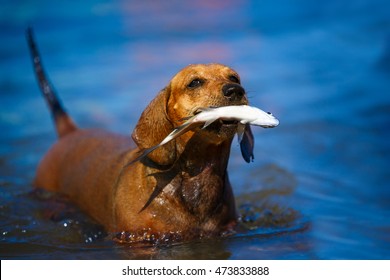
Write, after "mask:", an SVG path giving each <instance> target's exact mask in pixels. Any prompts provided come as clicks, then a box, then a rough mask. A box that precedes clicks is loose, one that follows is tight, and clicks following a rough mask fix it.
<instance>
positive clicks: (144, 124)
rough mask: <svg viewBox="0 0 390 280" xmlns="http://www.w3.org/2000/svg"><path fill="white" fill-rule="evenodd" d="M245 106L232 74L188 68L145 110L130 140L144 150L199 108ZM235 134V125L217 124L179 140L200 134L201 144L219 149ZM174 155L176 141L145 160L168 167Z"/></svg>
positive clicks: (216, 67)
mask: <svg viewBox="0 0 390 280" xmlns="http://www.w3.org/2000/svg"><path fill="white" fill-rule="evenodd" d="M247 104H248V99H247V96H246V93H245V90H244V89H243V87H242V86H241V85H240V77H239V75H238V74H237V73H236V72H235V71H234V70H232V69H231V68H229V67H227V66H224V65H221V64H194V65H189V66H187V67H185V68H184V69H182V70H181V71H180V72H179V73H177V74H176V75H175V76H174V77H173V79H172V80H171V82H170V83H169V85H168V86H167V87H166V88H164V89H163V90H162V91H161V92H160V93H159V94H158V95H157V97H156V98H155V99H153V100H152V102H151V103H150V104H149V105H148V107H147V108H146V109H145V110H144V112H143V113H142V115H141V117H140V119H139V121H138V124H137V126H136V128H135V130H134V131H133V134H132V137H133V139H134V141H135V142H136V144H137V145H138V147H139V148H141V149H147V148H150V147H152V146H155V145H157V144H158V143H160V142H161V141H162V140H163V139H164V138H165V137H166V136H167V135H168V134H169V133H170V132H171V131H172V130H173V129H174V128H175V127H177V126H179V125H180V124H182V123H183V119H184V118H186V117H189V116H193V115H194V114H195V113H196V111H197V110H198V109H199V108H202V107H220V106H231V105H247ZM236 131H237V124H236V123H234V122H222V121H218V122H215V123H213V124H211V125H210V126H208V127H207V128H206V129H201V128H197V129H195V130H194V131H189V132H187V133H186V134H185V135H183V136H182V139H184V142H186V141H188V140H189V139H190V138H191V137H192V136H193V134H194V133H202V134H204V135H202V136H204V137H203V138H202V139H204V141H208V142H210V143H213V144H216V145H218V144H219V143H222V142H224V141H226V140H231V139H232V137H233V136H234V134H235V132H236ZM176 153H177V148H176V141H171V142H169V143H168V144H166V145H164V146H162V147H160V148H158V149H157V150H155V151H153V152H152V153H151V154H149V155H148V157H149V158H150V159H151V160H153V161H154V162H156V163H158V164H160V165H169V164H172V163H173V162H174V161H175V159H176V156H177V155H176Z"/></svg>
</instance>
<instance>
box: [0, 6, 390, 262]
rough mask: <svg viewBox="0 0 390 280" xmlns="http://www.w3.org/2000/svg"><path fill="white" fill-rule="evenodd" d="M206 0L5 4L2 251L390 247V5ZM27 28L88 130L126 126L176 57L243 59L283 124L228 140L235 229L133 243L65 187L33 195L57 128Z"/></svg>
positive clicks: (94, 253) (160, 253)
mask: <svg viewBox="0 0 390 280" xmlns="http://www.w3.org/2000/svg"><path fill="white" fill-rule="evenodd" d="M17 2H18V3H17ZM209 2H210V1H197V2H196V3H187V2H184V1H169V2H162V3H155V1H113V2H109V1H95V0H89V1H84V2H83V3H82V4H80V3H77V4H76V3H75V4H70V3H68V2H64V3H54V2H50V1H47V0H41V1H35V2H31V1H22V2H21V1H7V0H3V1H2V5H1V8H0V38H1V39H0V40H1V44H0V131H1V135H0V141H1V145H0V216H1V218H0V256H1V258H12V259H127V258H130V259H134V258H136V259H200V258H202V259H389V258H390V219H389V217H390V188H389V180H390V173H389V156H390V145H389V136H390V132H389V127H390V96H389V94H390V91H389V89H390V83H389V80H390V79H389V78H390V31H389V30H390V28H389V27H390V12H389V11H390V9H389V4H388V3H387V2H386V1H368V0H361V1H354V2H350V1H349V2H347V1H345V3H344V1H326V2H323V3H320V2H311V1H307V0H301V1H298V2H294V4H292V3H289V1H245V0H231V1H222V0H221V1H212V2H211V3H209ZM28 25H31V26H33V27H34V29H35V33H36V37H37V40H38V44H39V46H40V50H41V54H42V56H43V60H44V64H45V67H46V69H47V71H48V73H49V75H50V77H51V80H52V82H53V83H54V84H55V87H56V88H57V90H58V91H59V93H60V96H61V98H62V100H63V102H64V104H65V105H66V107H67V109H68V111H69V112H70V113H71V115H72V116H73V117H74V118H75V119H76V121H77V122H78V123H79V124H80V125H81V126H83V127H101V128H105V129H109V130H112V131H116V132H121V133H125V134H130V132H131V131H132V129H133V128H134V125H135V123H136V121H137V120H138V117H139V115H140V113H141V112H142V110H143V108H145V107H146V105H147V104H148V102H149V101H150V100H151V99H152V98H153V97H154V96H155V95H156V93H157V92H158V91H159V90H160V89H161V88H163V87H164V86H165V85H166V84H167V82H168V81H169V80H170V78H171V77H172V76H173V75H174V74H175V73H176V72H177V71H178V70H179V69H181V68H182V67H184V66H186V65H187V64H189V63H203V62H220V63H224V64H227V65H229V66H231V67H232V68H234V69H236V70H237V71H238V72H239V73H240V75H241V78H242V83H243V85H244V86H245V88H246V89H247V91H248V95H249V97H250V102H251V104H253V105H255V106H258V107H260V108H262V109H264V110H267V111H271V112H272V113H273V114H274V115H275V116H277V117H278V118H279V119H280V121H281V124H280V126H279V127H277V128H275V129H270V130H263V129H261V128H254V129H253V130H254V134H255V137H256V147H255V162H254V163H251V164H246V163H245V162H244V161H243V160H242V159H241V155H240V153H239V148H238V146H237V144H236V143H234V144H233V146H232V155H231V159H230V164H229V172H230V177H231V181H232V184H233V187H234V191H235V194H236V198H237V204H238V206H239V211H240V213H241V216H242V217H241V220H242V226H241V229H240V231H239V232H238V233H237V234H236V235H234V236H231V237H227V238H221V239H217V240H199V241H194V242H189V243H185V244H177V245H174V246H164V247H157V248H154V247H152V248H128V247H126V246H122V245H119V244H115V243H114V242H113V241H112V240H111V239H110V238H109V237H108V236H106V235H105V233H104V232H103V231H102V230H101V228H100V227H99V226H98V225H96V224H94V223H93V222H91V221H90V220H89V219H88V218H87V217H85V216H83V214H82V213H80V211H78V210H77V209H76V208H74V207H71V206H69V205H67V204H64V203H63V202H62V201H61V200H60V199H59V198H56V197H51V196H50V195H49V194H47V193H39V194H36V193H32V191H31V190H32V186H31V181H32V179H33V178H34V173H35V168H36V166H37V164H38V162H39V160H40V158H41V157H42V155H43V154H44V153H45V151H46V150H47V149H48V147H49V146H50V145H51V143H53V142H54V141H55V135H54V130H53V126H52V123H51V120H50V117H49V114H48V112H47V109H46V107H45V105H44V102H43V100H42V99H41V97H40V93H39V91H38V88H37V85H36V81H35V78H34V76H33V72H32V67H31V63H30V60H29V57H28V49H27V46H26V43H25V38H24V30H25V28H26V27H27V26H28ZM58 209H60V210H58Z"/></svg>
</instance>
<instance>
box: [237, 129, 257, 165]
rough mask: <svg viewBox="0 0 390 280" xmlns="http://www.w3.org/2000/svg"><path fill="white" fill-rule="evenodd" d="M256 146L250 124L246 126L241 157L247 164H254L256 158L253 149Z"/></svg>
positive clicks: (241, 143)
mask: <svg viewBox="0 0 390 280" xmlns="http://www.w3.org/2000/svg"><path fill="white" fill-rule="evenodd" d="M254 146H255V139H254V137H253V134H252V130H251V127H250V125H249V124H246V125H245V131H244V134H243V137H242V140H241V142H240V149H241V155H242V157H243V158H244V160H245V161H246V162H248V163H249V162H251V161H252V162H253V159H254V158H255V157H254V155H253V149H254Z"/></svg>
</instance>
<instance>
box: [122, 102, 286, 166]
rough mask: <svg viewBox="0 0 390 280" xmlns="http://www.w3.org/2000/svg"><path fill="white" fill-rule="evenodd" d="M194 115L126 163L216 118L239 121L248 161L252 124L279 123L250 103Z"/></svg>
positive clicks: (209, 108)
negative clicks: (157, 142)
mask: <svg viewBox="0 0 390 280" xmlns="http://www.w3.org/2000/svg"><path fill="white" fill-rule="evenodd" d="M195 112H196V113H195V114H194V115H193V116H190V117H187V118H184V119H182V120H185V122H184V123H183V124H182V125H180V126H178V127H176V128H175V129H174V130H173V131H172V132H171V133H170V134H168V136H166V137H165V138H164V139H163V140H162V141H161V142H160V143H159V144H157V145H155V146H153V147H150V148H148V149H145V150H143V151H141V152H140V154H139V155H138V156H137V157H136V158H135V159H133V160H132V161H130V162H129V163H127V164H126V166H129V165H131V164H133V163H134V162H137V161H139V160H141V159H142V158H144V157H146V156H147V155H148V154H150V153H151V152H153V151H154V150H155V149H157V148H159V147H161V146H163V145H165V144H167V143H168V142H170V141H172V140H173V139H175V138H176V137H179V136H180V135H183V134H184V133H186V132H187V131H189V130H191V129H193V128H195V127H196V126H199V124H201V123H204V125H203V126H202V129H204V128H206V127H208V126H209V125H210V124H212V123H213V122H215V121H216V120H222V121H237V137H238V142H239V143H240V145H241V153H242V156H243V157H244V159H245V161H246V162H250V159H251V158H252V160H253V158H254V157H253V146H254V142H253V141H254V140H253V135H252V132H251V130H250V125H255V126H260V127H263V128H272V127H276V126H278V125H279V120H278V119H277V118H275V117H274V116H273V115H272V114H271V113H270V112H265V111H263V110H261V109H259V108H257V107H252V106H249V105H235V106H221V107H208V108H198V109H197V110H196V111H195Z"/></svg>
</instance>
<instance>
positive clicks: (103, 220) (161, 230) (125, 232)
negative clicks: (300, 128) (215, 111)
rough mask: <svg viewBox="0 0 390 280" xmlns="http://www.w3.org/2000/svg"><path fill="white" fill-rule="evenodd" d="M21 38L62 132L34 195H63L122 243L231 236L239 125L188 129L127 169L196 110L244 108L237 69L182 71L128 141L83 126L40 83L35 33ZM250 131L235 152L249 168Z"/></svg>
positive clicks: (47, 157)
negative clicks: (231, 163) (232, 161)
mask: <svg viewBox="0 0 390 280" xmlns="http://www.w3.org/2000/svg"><path fill="white" fill-rule="evenodd" d="M27 39H28V44H29V48H30V51H31V55H32V60H33V65H34V70H35V73H36V76H37V79H38V82H39V86H40V88H41V91H42V93H43V96H44V97H45V99H46V101H47V103H48V107H49V108H50V111H51V114H52V117H53V119H54V123H55V127H56V131H57V135H58V141H57V142H56V143H55V144H54V145H53V146H52V147H51V148H50V149H49V151H48V152H47V153H46V155H45V156H44V157H43V159H42V160H41V162H40V164H39V166H38V168H37V172H36V177H35V180H34V185H35V186H36V187H37V188H43V189H46V190H48V191H53V192H58V193H60V194H62V195H64V196H66V197H67V198H69V199H70V200H71V201H73V202H74V203H76V204H77V205H78V206H79V207H80V209H81V210H82V211H84V212H86V213H87V214H88V215H90V216H91V217H92V218H93V219H95V220H96V221H97V222H98V223H100V224H102V225H103V226H104V227H105V229H106V230H107V232H109V233H112V234H113V235H114V239H115V240H117V241H118V242H126V243H136V242H151V243H153V244H156V243H170V242H175V241H186V240H192V239H194V238H204V237H210V236H223V235H226V234H229V233H231V232H234V228H235V226H236V224H237V212H236V206H235V200H234V196H233V191H232V187H231V184H230V182H229V177H228V172H227V165H228V160H229V155H230V146H231V143H232V140H233V138H234V135H235V133H236V131H237V123H236V122H232V121H230V122H223V121H216V122H214V123H213V124H211V125H210V126H208V127H207V128H205V129H201V128H194V129H192V130H191V131H188V132H186V133H185V134H183V135H181V136H180V137H178V138H176V139H174V140H172V141H171V142H169V143H168V144H166V145H164V146H162V147H160V148H158V149H156V150H155V151H153V152H152V153H150V154H149V155H148V156H147V157H146V158H143V159H142V160H141V161H138V162H135V163H134V164H128V163H129V162H131V161H132V160H133V159H134V158H136V157H137V155H139V153H140V152H142V151H143V150H145V149H147V148H150V147H152V146H154V145H156V144H158V143H160V141H161V140H162V139H164V137H166V136H167V135H168V134H169V133H170V132H171V131H172V130H173V129H174V128H175V127H178V126H179V125H180V124H182V122H183V119H184V118H186V117H188V116H192V115H194V114H195V112H196V111H197V109H198V108H201V107H219V106H230V105H247V104H248V98H247V95H246V92H245V90H244V88H243V87H242V86H241V85H240V77H239V75H238V74H237V73H236V72H235V71H234V70H232V69H231V68H229V67H227V66H225V65H221V64H215V63H213V64H194V65H189V66H187V67H185V68H184V69H182V70H181V71H180V72H178V73H177V74H176V75H175V76H174V77H173V78H172V80H171V81H170V82H169V84H168V85H167V86H166V87H165V88H164V89H163V90H161V91H160V92H159V93H158V94H157V96H156V97H155V98H154V99H153V100H152V101H151V102H150V104H149V105H148V106H147V107H146V109H145V110H144V111H143V113H142V114H141V116H140V118H139V120H138V123H137V124H136V126H135V129H134V131H133V132H132V135H131V136H132V137H131V138H130V137H128V136H123V135H118V134H114V133H110V132H106V131H103V130H98V129H81V128H79V127H78V126H77V125H76V124H75V122H74V121H73V120H72V119H71V118H70V116H69V115H68V114H67V113H66V111H65V110H64V108H63V106H62V105H61V102H60V100H59V98H58V96H57V94H56V93H55V91H54V89H53V87H52V86H51V84H50V83H49V81H48V79H47V77H46V74H45V72H44V70H43V67H42V63H41V58H40V56H39V53H38V50H37V46H36V44H35V41H34V38H33V32H32V30H31V29H28V30H27ZM246 129H247V131H246V133H245V135H244V139H243V141H242V143H243V144H242V145H241V149H242V152H243V156H244V158H246V160H247V161H248V156H250V155H252V152H253V143H254V142H253V135H252V133H251V131H250V128H249V126H247V128H246Z"/></svg>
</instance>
